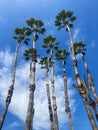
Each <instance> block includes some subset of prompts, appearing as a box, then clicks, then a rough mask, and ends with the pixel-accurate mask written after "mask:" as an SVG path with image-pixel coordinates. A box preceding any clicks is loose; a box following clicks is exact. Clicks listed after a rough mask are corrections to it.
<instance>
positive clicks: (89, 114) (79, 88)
mask: <svg viewBox="0 0 98 130" xmlns="http://www.w3.org/2000/svg"><path fill="white" fill-rule="evenodd" d="M66 28H67V30H68V33H69V38H70V46H71V52H72V59H73V67H74V71H75V76H76V81H77V83H78V90H79V93H80V96H81V97H82V99H83V102H84V106H85V108H86V112H87V114H88V117H89V121H90V124H91V127H92V128H93V130H97V126H96V122H95V119H94V117H93V114H92V112H91V111H90V108H89V105H88V104H87V102H86V90H85V89H84V87H83V85H82V83H81V79H80V76H79V72H78V68H77V59H76V56H75V50H74V45H73V39H72V33H71V30H70V28H69V26H68V25H67V24H66ZM88 109H89V110H88ZM91 115H92V116H91Z"/></svg>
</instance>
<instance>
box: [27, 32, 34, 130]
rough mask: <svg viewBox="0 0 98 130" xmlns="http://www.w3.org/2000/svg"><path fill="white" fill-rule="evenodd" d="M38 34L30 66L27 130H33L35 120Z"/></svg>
mask: <svg viewBox="0 0 98 130" xmlns="http://www.w3.org/2000/svg"><path fill="white" fill-rule="evenodd" d="M35 36H36V32H35V33H34V39H33V48H32V51H33V52H32V58H31V59H32V60H31V64H30V94H29V103H28V109H27V116H26V122H25V130H32V128H33V118H34V92H35V72H36V54H35V53H36V49H35V47H36V38H35Z"/></svg>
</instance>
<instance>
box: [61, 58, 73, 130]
mask: <svg viewBox="0 0 98 130" xmlns="http://www.w3.org/2000/svg"><path fill="white" fill-rule="evenodd" d="M62 68H63V73H64V77H63V78H64V94H65V111H66V113H67V116H68V120H69V123H70V128H71V130H74V126H73V121H72V116H71V111H70V107H69V100H68V89H67V78H66V70H65V65H64V60H62Z"/></svg>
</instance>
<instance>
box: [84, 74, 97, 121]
mask: <svg viewBox="0 0 98 130" xmlns="http://www.w3.org/2000/svg"><path fill="white" fill-rule="evenodd" d="M82 84H83V86H84V87H85V89H86V93H87V100H88V102H89V105H90V106H91V107H92V109H93V111H94V114H95V116H96V119H97V121H98V112H97V108H96V103H95V101H94V100H93V99H92V98H91V95H90V93H91V89H90V84H89V82H88V80H87V79H86V78H85V76H84V79H83V80H82Z"/></svg>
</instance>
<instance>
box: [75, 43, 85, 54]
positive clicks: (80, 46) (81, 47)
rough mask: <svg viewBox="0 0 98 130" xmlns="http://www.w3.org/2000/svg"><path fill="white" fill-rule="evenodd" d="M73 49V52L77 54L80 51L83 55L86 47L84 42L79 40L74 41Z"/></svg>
mask: <svg viewBox="0 0 98 130" xmlns="http://www.w3.org/2000/svg"><path fill="white" fill-rule="evenodd" d="M74 49H75V54H76V55H77V54H79V53H82V54H83V55H85V51H86V50H87V49H86V44H85V43H83V42H82V41H80V42H74Z"/></svg>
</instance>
